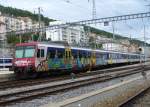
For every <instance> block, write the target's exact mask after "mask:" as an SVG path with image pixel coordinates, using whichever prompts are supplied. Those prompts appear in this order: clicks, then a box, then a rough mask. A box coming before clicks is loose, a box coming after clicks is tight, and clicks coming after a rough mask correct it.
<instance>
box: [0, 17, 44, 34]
mask: <svg viewBox="0 0 150 107" xmlns="http://www.w3.org/2000/svg"><path fill="white" fill-rule="evenodd" d="M0 21H1V22H3V23H5V24H6V31H7V32H10V31H18V30H27V29H33V28H38V27H39V22H37V21H33V20H32V19H31V18H29V17H14V16H9V15H0ZM44 26H45V24H44V22H41V27H44Z"/></svg>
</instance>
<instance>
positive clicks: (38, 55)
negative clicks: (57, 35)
mask: <svg viewBox="0 0 150 107" xmlns="http://www.w3.org/2000/svg"><path fill="white" fill-rule="evenodd" d="M37 57H38V58H40V57H44V49H38V52H37Z"/></svg>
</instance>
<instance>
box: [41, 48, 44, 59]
mask: <svg viewBox="0 0 150 107" xmlns="http://www.w3.org/2000/svg"><path fill="white" fill-rule="evenodd" d="M41 57H44V49H41Z"/></svg>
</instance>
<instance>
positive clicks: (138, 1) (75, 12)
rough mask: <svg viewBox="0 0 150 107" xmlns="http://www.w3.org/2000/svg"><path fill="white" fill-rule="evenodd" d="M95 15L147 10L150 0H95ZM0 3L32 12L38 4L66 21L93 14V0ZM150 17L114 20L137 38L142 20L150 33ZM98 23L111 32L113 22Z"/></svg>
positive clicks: (11, 0)
mask: <svg viewBox="0 0 150 107" xmlns="http://www.w3.org/2000/svg"><path fill="white" fill-rule="evenodd" d="M95 2H96V13H97V14H96V17H97V18H102V17H110V16H116V15H126V14H132V13H141V12H147V11H149V10H150V8H148V6H146V5H148V4H150V1H149V0H95ZM0 4H2V5H4V6H11V7H15V8H20V9H24V10H29V11H31V12H34V11H36V12H37V8H38V7H41V8H42V9H43V11H42V14H43V15H45V16H47V17H49V18H53V19H57V20H63V21H67V22H73V21H79V20H86V19H91V18H92V0H0ZM149 20H150V19H147V18H146V19H144V20H143V22H142V19H138V20H131V21H121V22H115V25H114V26H115V33H119V34H123V35H124V36H128V37H129V35H131V36H132V37H134V38H139V39H140V38H142V37H143V24H145V25H146V37H149V36H150V27H149V25H150V21H149ZM96 27H98V28H100V29H103V30H107V31H110V32H112V26H111V25H109V26H107V27H104V26H103V25H102V24H97V25H96Z"/></svg>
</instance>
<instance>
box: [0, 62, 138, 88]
mask: <svg viewBox="0 0 150 107" xmlns="http://www.w3.org/2000/svg"><path fill="white" fill-rule="evenodd" d="M136 66H137V64H135V65H131V66H129V67H127V66H123V67H115V68H111V69H103V70H97V71H94V72H88V73H80V74H76V78H80V77H84V76H91V75H97V74H103V73H108V72H115V71H119V70H122V69H124V70H125V69H130V68H134V67H136ZM136 69H137V70H138V68H136ZM136 69H134V70H136ZM70 78H71V77H70V75H63V76H60V77H54V76H53V77H46V78H40V79H27V80H11V81H6V82H0V86H1V87H0V90H4V89H8V88H17V87H24V86H29V85H30V86H32V85H39V84H43V83H50V82H54V81H60V80H66V79H70Z"/></svg>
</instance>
